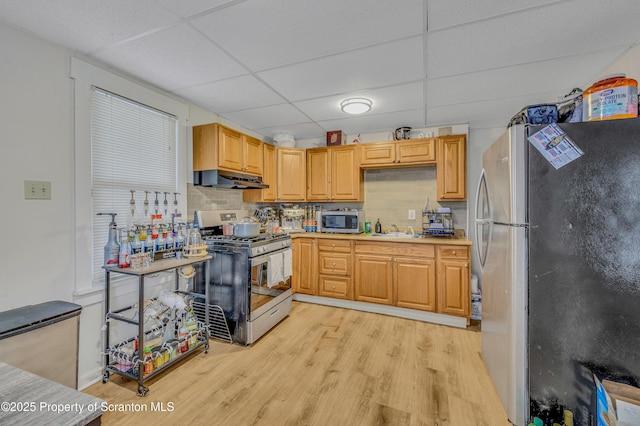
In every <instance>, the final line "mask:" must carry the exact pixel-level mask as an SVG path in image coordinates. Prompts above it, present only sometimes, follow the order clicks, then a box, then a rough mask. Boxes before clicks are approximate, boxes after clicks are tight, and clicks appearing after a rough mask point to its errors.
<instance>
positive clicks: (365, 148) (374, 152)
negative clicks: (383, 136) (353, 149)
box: [360, 142, 396, 166]
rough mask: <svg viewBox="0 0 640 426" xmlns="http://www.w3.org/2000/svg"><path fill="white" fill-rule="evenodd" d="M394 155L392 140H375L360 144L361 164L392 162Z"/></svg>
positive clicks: (394, 147) (394, 148) (394, 145)
mask: <svg viewBox="0 0 640 426" xmlns="http://www.w3.org/2000/svg"><path fill="white" fill-rule="evenodd" d="M395 156H396V144H395V143H394V142H376V143H366V144H363V145H362V161H361V163H360V164H361V165H362V166H373V165H376V164H393V162H394V160H395V159H396V158H395Z"/></svg>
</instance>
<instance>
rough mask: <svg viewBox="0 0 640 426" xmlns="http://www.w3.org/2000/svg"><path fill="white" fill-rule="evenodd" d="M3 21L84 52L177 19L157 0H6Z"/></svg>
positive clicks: (0, 11) (0, 16) (2, 7)
mask: <svg viewBox="0 0 640 426" xmlns="http://www.w3.org/2000/svg"><path fill="white" fill-rule="evenodd" d="M0 20H3V21H7V22H11V23H13V24H15V25H18V26H20V27H22V28H24V29H27V30H29V31H31V32H32V33H34V34H36V35H39V36H40V37H42V38H44V39H47V40H50V41H52V42H54V43H58V44H61V45H63V46H67V47H71V48H73V49H76V50H79V51H81V52H84V53H88V52H90V51H93V50H96V49H98V48H101V47H104V46H108V45H111V44H113V43H117V42H120V41H122V40H125V39H127V38H129V37H132V36H134V35H136V34H140V33H145V32H148V31H152V30H154V29H157V28H162V27H165V26H168V25H172V24H175V23H176V22H178V18H177V17H176V16H175V15H174V14H172V13H170V12H169V11H167V10H166V9H164V8H163V7H161V6H160V5H158V3H156V2H155V1H154V0H139V1H138V0H136V1H130V0H112V1H108V2H106V1H103V0H83V1H76V0H56V1H50V0H29V1H10V2H7V1H5V2H2V4H1V5H0Z"/></svg>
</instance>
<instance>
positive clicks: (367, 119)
mask: <svg viewBox="0 0 640 426" xmlns="http://www.w3.org/2000/svg"><path fill="white" fill-rule="evenodd" d="M318 124H320V125H321V126H322V127H323V128H324V129H325V131H330V130H336V129H340V130H342V131H343V132H345V133H348V134H357V133H375V132H389V135H390V137H391V133H392V132H393V131H394V130H395V129H397V128H398V127H402V126H409V127H413V128H422V127H424V109H417V110H413V111H401V112H391V113H388V114H372V115H368V114H365V115H361V116H357V117H353V118H351V117H349V118H344V119H339V120H327V121H321V122H319V123H318ZM323 135H324V134H322V135H316V137H321V136H323Z"/></svg>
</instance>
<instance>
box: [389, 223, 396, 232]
mask: <svg viewBox="0 0 640 426" xmlns="http://www.w3.org/2000/svg"><path fill="white" fill-rule="evenodd" d="M392 229H395V230H396V231H395V232H398V227H397V226H396V224H395V223H394V224H393V225H391V227H390V228H389V232H391V230H392Z"/></svg>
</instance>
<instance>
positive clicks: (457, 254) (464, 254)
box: [438, 246, 469, 259]
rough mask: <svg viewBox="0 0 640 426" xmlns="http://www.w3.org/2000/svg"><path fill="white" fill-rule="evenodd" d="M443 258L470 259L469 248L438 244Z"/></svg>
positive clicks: (439, 252)
mask: <svg viewBox="0 0 640 426" xmlns="http://www.w3.org/2000/svg"><path fill="white" fill-rule="evenodd" d="M438 255H439V256H440V258H441V259H468V258H469V248H468V247H466V246H438Z"/></svg>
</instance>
